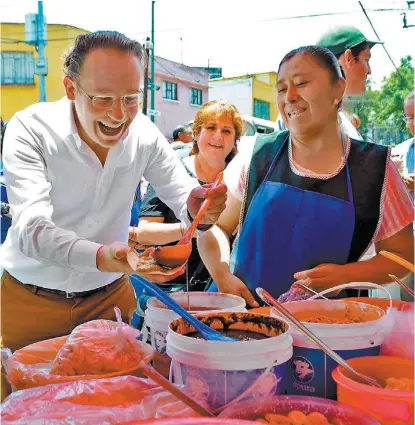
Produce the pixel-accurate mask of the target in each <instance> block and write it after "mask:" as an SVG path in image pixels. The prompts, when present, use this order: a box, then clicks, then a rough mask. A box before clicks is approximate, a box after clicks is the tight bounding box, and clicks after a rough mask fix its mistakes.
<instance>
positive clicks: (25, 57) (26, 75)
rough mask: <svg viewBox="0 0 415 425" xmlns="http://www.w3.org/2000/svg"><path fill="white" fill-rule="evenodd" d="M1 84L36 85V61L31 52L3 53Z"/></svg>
mask: <svg viewBox="0 0 415 425" xmlns="http://www.w3.org/2000/svg"><path fill="white" fill-rule="evenodd" d="M0 62H1V84H34V83H35V79H34V73H35V60H34V58H33V53H29V52H2V53H1V61H0Z"/></svg>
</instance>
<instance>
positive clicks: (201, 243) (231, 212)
mask: <svg viewBox="0 0 415 425" xmlns="http://www.w3.org/2000/svg"><path fill="white" fill-rule="evenodd" d="M240 212H241V202H240V201H239V200H238V199H236V198H235V196H233V195H232V193H231V192H228V199H227V201H226V208H225V210H224V211H223V213H222V214H221V215H220V217H219V220H218V222H217V224H216V225H215V226H213V227H212V228H211V229H210V230H208V231H207V232H205V233H203V234H202V235H201V236H199V238H198V240H197V247H198V250H199V255H200V258H201V259H202V261H203V263H204V264H205V266H206V268H207V269H208V271H209V273H210V275H211V276H212V279H213V280H214V282H215V283H216V285H217V286H218V289H219V291H220V292H225V293H227V294H234V295H238V296H240V297H243V298H245V300H246V301H247V302H248V304H249V305H251V306H253V307H257V306H258V303H257V302H256V301H255V300H254V297H253V296H252V294H251V293H250V292H249V290H248V288H247V287H246V285H245V284H244V283H243V282H242V281H241V280H240V279H238V278H237V277H236V276H234V275H233V274H232V273H231V271H230V269H229V261H230V252H231V249H230V242H229V238H230V236H231V235H232V234H233V233H234V232H235V230H236V228H237V227H238V222H239V215H240Z"/></svg>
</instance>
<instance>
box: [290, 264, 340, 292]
mask: <svg viewBox="0 0 415 425" xmlns="http://www.w3.org/2000/svg"><path fill="white" fill-rule="evenodd" d="M294 278H295V279H297V281H301V283H302V284H303V285H306V286H309V287H310V288H312V289H313V290H314V291H316V292H321V291H324V290H325V289H328V288H333V287H334V286H338V285H343V284H345V283H348V279H347V277H346V273H345V266H341V265H338V264H319V265H318V266H316V267H314V268H313V269H309V270H304V271H301V272H297V273H295V274H294ZM296 283H297V282H295V283H294V286H295V284H296Z"/></svg>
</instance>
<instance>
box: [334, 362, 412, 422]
mask: <svg viewBox="0 0 415 425" xmlns="http://www.w3.org/2000/svg"><path fill="white" fill-rule="evenodd" d="M348 363H349V364H350V365H351V366H352V367H353V368H355V369H356V370H357V371H358V372H361V373H364V374H366V375H368V376H373V377H374V378H376V379H377V380H378V381H379V382H380V383H381V384H382V383H384V382H385V380H386V378H392V377H393V378H409V379H413V378H414V361H413V360H408V359H402V358H400V357H387V356H377V357H360V358H356V359H350V360H348ZM333 378H334V380H335V381H336V382H337V398H338V400H339V401H340V402H342V403H347V404H349V405H351V406H354V407H357V408H358V409H361V410H362V411H364V412H366V413H368V414H369V415H372V416H373V417H374V418H376V419H377V420H378V421H379V422H380V423H381V424H383V425H398V424H399V425H413V423H414V393H413V391H411V392H406V391H396V390H394V391H392V390H386V389H383V388H375V387H371V386H368V385H364V384H361V383H359V382H356V381H354V380H353V379H351V378H350V374H349V372H348V371H346V370H344V369H343V368H342V367H341V366H339V367H337V368H336V369H335V370H334V372H333Z"/></svg>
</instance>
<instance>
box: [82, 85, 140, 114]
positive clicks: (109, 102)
mask: <svg viewBox="0 0 415 425" xmlns="http://www.w3.org/2000/svg"><path fill="white" fill-rule="evenodd" d="M77 86H78V87H79V88H80V89H81V90H82V91H83V92H84V93H85V94H86V95H87V96H88V97H89V98H90V99H91V102H92V106H93V107H94V108H95V109H111V108H112V106H113V105H114V102H115V101H116V100H117V98H116V97H115V96H91V95H90V94H88V93H87V92H86V91H85V90H84V89H83V88H82V87H81V85H80V84H79V83H77ZM142 101H143V92H142V91H141V90H140V92H139V93H134V94H127V95H125V96H123V97H122V102H123V105H124V106H125V107H126V108H134V107H135V106H138V105H139V104H140V103H141V102H142Z"/></svg>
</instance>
